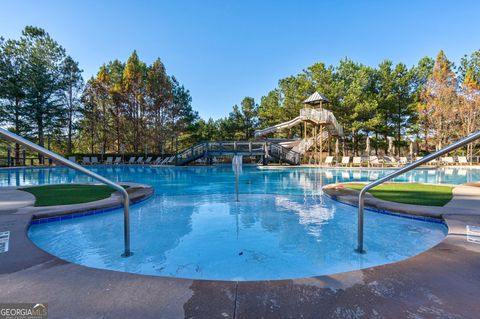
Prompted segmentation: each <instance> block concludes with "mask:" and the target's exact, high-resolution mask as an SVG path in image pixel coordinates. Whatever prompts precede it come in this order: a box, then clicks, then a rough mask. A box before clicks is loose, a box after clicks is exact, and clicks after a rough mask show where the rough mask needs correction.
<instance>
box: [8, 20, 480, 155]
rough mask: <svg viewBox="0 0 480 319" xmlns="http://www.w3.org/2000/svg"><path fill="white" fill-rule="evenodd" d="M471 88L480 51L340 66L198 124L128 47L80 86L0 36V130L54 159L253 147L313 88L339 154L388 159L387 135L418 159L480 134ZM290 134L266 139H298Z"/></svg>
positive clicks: (61, 66)
mask: <svg viewBox="0 0 480 319" xmlns="http://www.w3.org/2000/svg"><path fill="white" fill-rule="evenodd" d="M479 83H480V50H478V51H475V52H473V53H472V54H470V55H465V56H464V57H463V58H462V59H461V61H460V62H459V65H458V66H456V65H455V64H454V63H453V62H451V61H449V60H448V59H447V57H446V55H445V53H444V52H443V51H440V52H439V53H438V55H437V57H436V58H435V59H432V58H430V57H425V58H422V59H421V60H420V61H419V62H418V63H417V64H416V65H414V66H412V67H408V66H406V65H405V64H403V63H397V64H395V63H393V62H392V61H390V60H385V61H382V62H381V63H380V64H379V65H378V66H376V67H371V66H368V65H364V64H362V63H358V62H355V61H353V60H351V59H348V58H345V59H343V60H341V61H340V62H339V63H338V64H337V65H326V64H324V63H321V62H319V63H315V64H313V65H312V66H310V67H308V68H306V69H305V70H303V71H302V72H301V73H300V74H297V75H292V76H289V77H286V78H284V79H281V80H279V81H278V85H277V87H276V88H274V89H273V90H271V91H270V92H267V93H266V94H265V95H264V96H263V97H261V99H260V101H259V103H257V102H256V101H255V100H254V99H253V98H252V97H245V98H244V99H243V100H242V101H241V103H240V104H239V105H235V106H233V109H232V111H231V112H230V114H229V115H228V116H226V117H224V118H220V119H218V120H213V119H202V118H200V117H199V116H198V113H197V112H196V111H194V110H193V108H192V97H191V96H190V93H189V91H188V90H187V89H186V88H185V87H184V86H183V85H181V84H180V83H179V82H178V80H177V79H176V78H175V77H174V76H172V75H168V74H167V72H166V69H165V66H164V65H163V63H162V62H161V60H160V59H159V58H158V59H157V60H155V61H154V62H153V63H152V64H150V65H147V64H146V63H145V62H143V61H142V60H141V59H140V58H139V56H138V55H137V52H136V51H133V53H132V54H131V56H130V57H129V58H128V59H127V61H125V62H123V61H120V60H113V61H110V62H108V63H105V64H103V65H102V66H101V67H100V68H99V70H98V72H97V74H96V75H95V76H93V77H91V78H90V79H88V80H87V81H86V82H85V81H84V80H83V77H82V70H81V68H80V67H79V63H78V62H76V61H75V60H74V59H73V58H72V57H71V56H69V55H68V54H67V53H66V51H65V49H64V48H63V47H62V46H61V45H59V44H58V43H57V42H56V41H55V40H54V39H52V38H51V37H50V35H49V34H48V33H47V32H46V31H45V30H43V29H41V28H37V27H31V26H27V27H26V28H25V29H24V30H23V32H22V35H21V37H20V38H19V39H3V38H0V122H1V124H2V125H4V126H6V127H8V129H9V130H11V131H13V132H14V133H16V134H18V135H21V136H23V137H26V138H28V139H30V140H32V141H34V142H36V143H38V144H39V145H42V146H46V147H48V148H51V149H52V150H54V151H56V152H59V153H61V154H64V155H67V154H73V153H77V154H79V153H89V154H108V153H136V154H139V153H142V154H143V153H145V154H146V153H150V154H165V153H174V152H175V151H176V150H177V149H182V148H185V147H188V146H190V145H192V144H194V143H198V142H201V141H208V140H251V139H253V138H254V131H255V130H256V129H261V128H265V127H268V126H271V125H275V124H278V123H280V122H285V121H288V120H290V119H292V118H294V117H296V116H298V114H299V111H300V109H301V108H303V107H304V105H303V103H302V102H303V101H304V100H305V99H306V98H307V97H308V96H309V95H310V94H312V93H313V92H315V91H319V92H321V93H322V94H323V95H325V96H326V97H327V98H328V99H329V100H330V101H331V103H330V104H329V105H327V106H326V108H328V109H330V110H331V111H332V112H333V113H334V115H335V116H336V118H337V120H338V121H339V123H340V124H341V125H342V126H343V127H344V131H345V137H344V138H342V140H341V142H342V145H343V148H344V149H345V153H349V154H361V153H362V151H363V148H364V146H365V141H366V138H367V137H369V138H370V140H371V144H372V146H373V149H374V151H375V152H376V153H378V152H386V150H387V146H388V138H389V137H393V138H394V140H395V146H396V154H397V155H399V154H400V153H401V152H402V151H403V152H405V149H406V148H407V147H408V145H409V144H410V142H411V141H414V142H415V143H416V144H417V145H418V147H417V148H418V149H417V151H416V152H417V153H422V152H431V151H433V150H435V149H438V148H441V147H443V146H446V145H447V144H449V143H451V142H452V141H454V140H457V139H459V138H461V137H463V136H466V135H469V134H471V133H473V132H475V131H477V130H479V129H480V84H479ZM300 130H301V128H300V126H299V127H297V128H293V129H291V130H289V131H285V132H279V133H276V135H275V136H274V137H283V138H295V137H301V136H302V135H301V132H300ZM474 149H475V147H474V145H470V146H469V147H468V148H467V152H468V155H469V156H473V155H474ZM19 151H20V148H19V147H18V146H16V147H15V155H16V157H18V155H19Z"/></svg>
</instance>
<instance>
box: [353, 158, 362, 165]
mask: <svg viewBox="0 0 480 319" xmlns="http://www.w3.org/2000/svg"><path fill="white" fill-rule="evenodd" d="M354 165H358V166H359V167H362V158H361V157H360V156H354V157H353V162H352V166H354Z"/></svg>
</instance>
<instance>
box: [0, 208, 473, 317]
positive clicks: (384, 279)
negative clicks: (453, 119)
mask: <svg viewBox="0 0 480 319" xmlns="http://www.w3.org/2000/svg"><path fill="white" fill-rule="evenodd" d="M31 218H32V213H31V212H24V213H18V211H11V212H9V213H4V214H0V222H1V223H0V225H2V227H3V226H5V225H7V227H10V228H11V229H12V230H13V232H12V235H14V236H12V239H11V240H12V242H11V251H9V252H7V253H4V254H0V288H2V289H0V300H2V302H3V301H5V302H19V301H30V302H36V301H40V300H41V302H45V301H46V302H48V303H49V311H50V313H49V314H50V317H51V318H66V317H69V318H85V317H89V318H94V317H105V318H116V317H130V318H132V317H142V318H193V317H195V318H252V317H254V318H297V317H303V318H430V317H445V318H449V317H451V318H476V317H477V315H478V313H479V312H480V304H479V303H478V295H479V294H480V274H479V273H478V269H479V267H480V245H476V244H473V243H470V242H468V234H467V233H466V231H465V225H467V224H472V223H474V224H476V225H480V218H479V216H478V215H462V214H453V215H452V214H443V215H442V218H443V220H445V223H446V224H447V225H448V227H449V232H448V235H447V236H446V237H445V239H444V240H443V241H442V242H441V243H440V244H438V245H437V246H435V247H433V248H431V249H429V250H427V251H425V252H423V253H421V254H419V255H416V256H413V257H411V258H408V259H405V260H402V261H399V262H396V263H392V264H386V265H381V266H375V267H370V268H365V269H360V270H355V271H350V272H346V273H338V274H332V275H325V276H318V277H310V278H303V279H287V280H274V281H212V280H191V279H177V278H169V277H157V276H147V275H137V274H130V273H122V272H116V271H111V270H102V269H94V268H89V267H85V266H81V265H77V264H73V263H69V262H65V261H63V260H61V259H59V258H57V257H55V256H52V255H50V254H48V253H46V252H44V251H42V250H40V249H39V248H38V247H36V246H35V245H34V244H33V243H32V242H31V241H30V240H29V239H28V237H27V235H26V230H27V229H28V227H29V224H30V220H31ZM22 229H23V231H21V230H22ZM0 230H2V229H0ZM19 236H20V237H21V238H20V237H19ZM7 254H9V255H7ZM6 259H9V260H10V259H16V260H17V261H19V262H18V263H10V266H8V265H7V264H8V263H5V261H6Z"/></svg>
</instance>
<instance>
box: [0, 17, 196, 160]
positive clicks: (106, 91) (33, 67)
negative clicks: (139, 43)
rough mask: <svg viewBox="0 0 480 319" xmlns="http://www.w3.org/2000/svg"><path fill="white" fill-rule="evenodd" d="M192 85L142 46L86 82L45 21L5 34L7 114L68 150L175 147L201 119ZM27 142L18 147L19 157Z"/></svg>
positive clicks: (2, 80) (0, 54)
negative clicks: (14, 35) (142, 53)
mask: <svg viewBox="0 0 480 319" xmlns="http://www.w3.org/2000/svg"><path fill="white" fill-rule="evenodd" d="M191 103H192V98H191V96H190V93H189V91H188V90H187V89H186V88H185V87H184V86H183V85H181V84H180V83H179V81H178V80H177V79H176V78H175V77H174V76H170V75H168V74H167V73H166V70H165V66H164V65H163V63H162V62H161V60H160V59H157V60H155V61H154V62H153V63H152V64H151V65H146V64H145V63H144V62H143V61H141V60H140V59H139V57H138V55H137V53H136V52H135V51H133V53H132V54H131V56H130V57H129V58H128V60H127V61H126V62H122V61H119V60H114V61H111V62H108V63H106V64H104V65H102V66H101V67H100V69H99V71H98V73H97V74H96V76H94V77H92V78H90V79H89V80H88V81H87V82H86V83H85V82H84V80H83V77H82V70H81V69H80V67H79V64H78V62H76V61H75V60H74V59H73V58H72V57H71V56H69V55H68V54H67V53H66V51H65V49H64V48H63V47H62V46H61V45H59V44H58V43H57V42H56V41H55V40H54V39H52V37H51V36H50V35H49V34H48V33H47V32H46V31H45V30H43V29H41V28H37V27H31V26H27V27H26V28H25V29H24V30H23V32H22V35H21V37H20V39H4V38H0V122H1V124H2V125H4V126H6V127H8V129H9V130H11V131H12V132H14V133H16V134H18V135H20V136H23V137H25V138H27V139H30V140H32V141H34V142H36V143H38V144H39V145H41V146H46V147H48V148H50V149H52V150H54V151H56V152H59V153H61V154H72V153H91V154H93V153H96V154H98V153H100V154H107V153H113V152H115V153H121V152H124V153H125V152H126V153H140V152H142V153H147V152H148V153H158V154H160V153H165V152H169V153H172V152H174V151H175V149H176V147H177V143H188V142H189V141H188V136H189V134H188V132H190V130H191V128H192V125H193V123H195V122H196V121H197V120H198V114H197V112H195V111H193V109H192V104H191ZM19 152H20V147H19V146H18V145H17V146H16V147H15V157H16V158H18V157H19Z"/></svg>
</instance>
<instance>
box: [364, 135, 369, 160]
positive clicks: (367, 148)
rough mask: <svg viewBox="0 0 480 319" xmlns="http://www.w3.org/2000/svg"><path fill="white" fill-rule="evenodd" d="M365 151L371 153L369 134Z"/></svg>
mask: <svg viewBox="0 0 480 319" xmlns="http://www.w3.org/2000/svg"><path fill="white" fill-rule="evenodd" d="M365 153H367V155H370V136H367V147H366V148H365Z"/></svg>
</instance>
